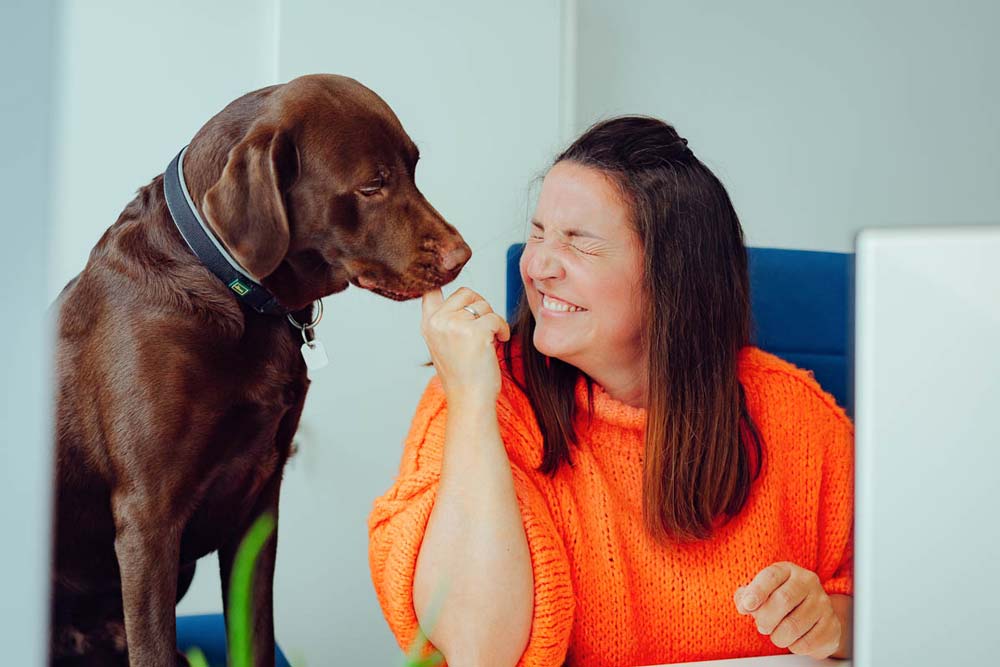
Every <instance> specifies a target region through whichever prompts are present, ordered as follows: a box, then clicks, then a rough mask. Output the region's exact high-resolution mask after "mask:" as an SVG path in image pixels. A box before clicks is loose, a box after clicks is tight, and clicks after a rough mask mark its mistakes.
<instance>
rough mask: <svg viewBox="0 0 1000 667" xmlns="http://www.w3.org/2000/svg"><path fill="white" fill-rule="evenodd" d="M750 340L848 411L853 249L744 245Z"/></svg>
mask: <svg viewBox="0 0 1000 667" xmlns="http://www.w3.org/2000/svg"><path fill="white" fill-rule="evenodd" d="M523 249H524V244H523V243H515V244H514V245H512V246H511V247H510V248H508V249H507V317H508V319H509V318H510V317H512V316H513V314H514V309H515V308H516V307H517V303H518V301H519V300H520V298H521V293H522V292H523V289H524V286H523V285H522V284H521V274H520V271H519V270H518V262H519V261H520V259H521V251H522V250H523ZM747 255H748V259H749V269H750V302H751V310H752V316H753V324H754V331H753V344H754V345H756V346H757V347H760V348H761V349H763V350H766V351H767V352H770V353H772V354H775V355H777V356H779V357H781V358H782V359H785V360H786V361H789V362H791V363H793V364H795V365H796V366H798V367H799V368H804V369H806V370H809V371H812V372H813V375H814V376H815V377H816V380H817V382H819V384H820V386H821V387H823V389H825V390H826V391H828V392H829V393H830V394H832V395H833V397H834V398H836V399H837V403H838V404H839V405H840V406H842V407H843V408H844V409H845V410H846V411H847V414H849V415H850V414H853V408H854V396H853V378H852V377H851V375H852V370H851V364H850V363H849V360H850V359H851V358H852V350H851V349H850V346H851V344H852V336H851V333H852V331H853V321H852V312H853V311H852V305H853V290H854V287H853V282H854V255H852V254H846V253H838V252H816V251H811V250H782V249H779V248H747Z"/></svg>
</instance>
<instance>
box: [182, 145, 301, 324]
mask: <svg viewBox="0 0 1000 667" xmlns="http://www.w3.org/2000/svg"><path fill="white" fill-rule="evenodd" d="M186 150H187V149H186V148H185V149H182V150H181V152H180V153H178V154H177V156H176V157H175V158H174V159H173V161H171V163H170V165H169V166H168V167H167V169H166V171H165V172H164V173H163V194H164V197H165V199H166V201H167V208H168V209H169V211H170V217H171V219H172V220H173V222H174V224H175V225H176V226H177V229H178V230H179V231H180V233H181V236H182V237H184V240H185V242H186V243H187V245H188V247H189V248H190V249H191V251H192V252H193V253H194V254H195V255H196V256H197V257H198V259H199V260H201V262H202V264H204V265H205V266H206V267H207V268H208V269H209V270H210V271H211V272H212V273H213V274H215V276H216V277H217V278H218V279H219V280H221V281H222V282H223V283H224V284H225V285H226V286H227V287H228V288H229V289H230V290H232V291H233V293H234V294H235V295H236V296H237V297H238V298H239V299H240V300H242V301H243V302H244V303H245V304H247V305H248V306H250V307H251V308H253V309H254V310H255V311H257V312H258V313H261V314H262V315H277V316H282V315H287V314H288V312H289V309H288V308H285V307H284V306H283V305H282V304H281V302H280V301H279V300H278V299H277V297H275V296H274V295H273V294H271V293H270V292H269V291H268V290H267V289H266V288H265V287H264V286H263V285H261V284H260V283H259V282H257V281H256V280H255V279H254V278H253V277H252V276H250V275H249V273H248V272H247V271H246V270H244V269H243V267H242V266H240V265H239V263H238V262H237V261H236V260H235V259H234V258H233V256H232V255H231V254H230V253H229V251H228V250H226V248H225V247H224V246H223V245H222V243H221V242H220V241H219V240H218V239H217V238H216V237H215V235H214V234H213V232H212V230H211V229H209V227H208V225H206V224H205V221H204V220H203V219H202V217H201V215H200V214H199V212H198V209H197V207H196V206H195V204H194V201H192V199H191V195H190V194H189V193H188V190H187V186H186V185H185V183H184V153H185V151H186Z"/></svg>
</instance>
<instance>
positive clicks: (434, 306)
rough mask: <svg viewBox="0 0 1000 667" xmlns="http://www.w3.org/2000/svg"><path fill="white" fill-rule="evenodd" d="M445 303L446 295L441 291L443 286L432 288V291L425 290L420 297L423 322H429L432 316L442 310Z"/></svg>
mask: <svg viewBox="0 0 1000 667" xmlns="http://www.w3.org/2000/svg"><path fill="white" fill-rule="evenodd" d="M443 303H444V295H443V294H442V293H441V288H440V287H438V288H437V289H432V290H431V291H430V292H425V293H424V295H423V296H422V297H421V298H420V319H421V322H425V323H426V322H427V320H428V319H430V317H431V316H432V315H433V314H434V313H436V312H437V311H439V310H441V305H442V304H443Z"/></svg>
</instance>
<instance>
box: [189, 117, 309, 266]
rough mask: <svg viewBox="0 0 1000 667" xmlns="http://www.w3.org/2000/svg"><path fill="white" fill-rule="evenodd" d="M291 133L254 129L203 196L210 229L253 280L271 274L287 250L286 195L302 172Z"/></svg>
mask: <svg viewBox="0 0 1000 667" xmlns="http://www.w3.org/2000/svg"><path fill="white" fill-rule="evenodd" d="M298 168H299V159H298V151H297V149H296V147H295V144H294V142H293V141H292V140H291V138H290V137H289V136H288V133H287V132H285V131H282V130H279V129H275V128H274V127H259V126H257V127H253V128H251V130H250V131H249V132H248V133H247V135H246V136H245V137H243V139H242V140H241V141H240V143H238V144H236V145H235V146H234V147H233V148H232V150H230V151H229V160H228V162H226V167H225V169H224V170H223V171H222V177H221V178H220V179H219V181H218V182H217V183H216V184H215V185H213V186H212V187H211V188H210V189H209V190H208V192H207V193H205V198H204V199H203V200H202V210H203V211H204V212H205V218H206V219H207V222H208V224H209V226H211V227H212V230H213V231H214V232H215V233H216V234H217V235H218V236H219V238H220V239H221V240H222V242H223V243H224V244H225V245H226V247H227V248H228V249H229V252H230V253H232V255H233V257H234V258H235V259H236V261H237V262H239V263H240V265H241V266H243V268H244V269H246V271H247V273H249V274H250V275H251V276H253V277H254V278H256V279H258V280H260V279H262V278H265V277H267V276H268V275H270V274H271V273H272V272H273V271H274V270H275V269H276V268H278V265H279V264H281V261H282V260H283V259H284V257H285V254H286V253H287V252H288V243H289V227H288V213H287V212H286V211H285V201H284V193H285V191H287V189H288V187H289V186H290V185H291V184H292V182H293V181H294V180H295V178H296V177H297V175H298Z"/></svg>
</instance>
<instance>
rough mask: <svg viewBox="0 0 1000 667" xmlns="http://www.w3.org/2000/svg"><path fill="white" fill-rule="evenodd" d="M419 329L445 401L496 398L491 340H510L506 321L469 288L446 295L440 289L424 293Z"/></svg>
mask: <svg viewBox="0 0 1000 667" xmlns="http://www.w3.org/2000/svg"><path fill="white" fill-rule="evenodd" d="M422 306H423V316H422V318H421V325H420V330H421V333H422V334H423V336H424V340H425V341H426V342H427V349H428V350H429V351H430V353H431V360H432V361H433V362H434V368H435V369H436V370H437V373H438V376H439V377H440V378H441V384H442V386H443V387H444V391H445V394H446V395H447V397H448V402H449V403H453V402H454V401H457V400H472V401H477V400H488V401H490V402H494V401H496V398H497V394H499V393H500V365H499V363H498V362H497V357H496V351H495V350H494V347H493V343H494V340H495V339H499V340H500V341H507V340H509V339H510V327H509V326H508V325H507V322H506V321H505V320H504V319H503V318H502V317H500V316H499V315H497V314H496V313H495V312H493V308H491V307H490V304H489V303H487V302H486V300H485V299H483V297H481V296H480V295H479V294H476V293H475V292H473V291H472V290H470V289H469V288H468V287H461V288H459V289H458V290H457V291H456V292H455V293H454V294H452V295H451V296H449V297H448V298H447V299H445V298H444V297H443V295H442V294H441V290H440V289H436V290H433V291H431V292H428V293H426V294H424V297H423V304H422Z"/></svg>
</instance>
